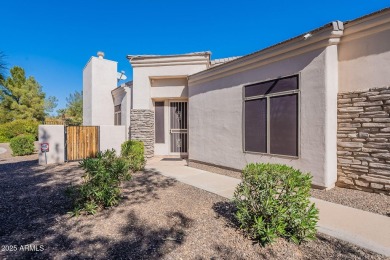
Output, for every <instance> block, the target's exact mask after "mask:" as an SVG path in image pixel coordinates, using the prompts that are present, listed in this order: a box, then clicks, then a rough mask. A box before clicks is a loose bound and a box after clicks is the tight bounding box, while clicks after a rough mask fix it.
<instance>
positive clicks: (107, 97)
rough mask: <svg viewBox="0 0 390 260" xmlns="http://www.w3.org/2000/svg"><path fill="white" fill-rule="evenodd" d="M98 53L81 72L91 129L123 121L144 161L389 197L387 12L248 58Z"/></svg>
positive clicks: (319, 31)
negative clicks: (304, 179)
mask: <svg viewBox="0 0 390 260" xmlns="http://www.w3.org/2000/svg"><path fill="white" fill-rule="evenodd" d="M127 59H128V61H129V62H130V65H131V67H132V69H133V80H132V81H129V82H127V83H125V84H121V85H120V86H117V82H118V81H117V79H118V73H117V62H115V61H111V60H107V59H105V58H104V54H103V53H99V54H98V57H92V58H91V59H90V60H89V61H88V63H87V65H86V66H85V68H84V71H83V91H84V112H83V113H84V114H83V117H84V122H83V124H84V125H125V126H126V129H127V130H126V131H127V136H128V138H129V139H130V138H131V139H138V140H142V141H144V143H145V148H146V156H147V157H148V158H150V157H153V156H186V157H188V159H189V162H196V163H205V164H212V165H215V166H219V167H227V168H230V169H238V170H239V169H242V168H243V167H244V166H245V165H246V164H248V163H251V162H269V163H281V164H287V165H290V166H293V167H296V168H298V169H301V170H302V171H304V172H310V173H311V174H312V175H313V184H314V185H315V186H318V187H321V188H332V187H334V186H335V185H340V186H347V187H351V188H357V189H361V190H367V191H375V192H381V193H386V194H389V192H390V142H389V140H390V117H389V112H390V88H389V86H390V9H389V8H387V9H384V10H381V11H378V12H376V13H373V14H370V15H367V16H364V17H361V18H358V19H355V20H353V21H348V22H341V21H335V22H332V23H329V24H326V25H324V26H322V27H320V28H317V29H315V30H313V31H310V32H308V33H305V34H302V35H299V36H297V37H295V38H292V39H289V40H286V41H284V42H281V43H279V44H276V45H273V46H270V47H268V48H265V49H263V50H259V51H257V52H255V53H251V54H249V55H246V56H242V57H231V58H226V59H218V60H212V59H211V53H210V52H207V51H206V52H194V53H188V54H178V55H128V56H127Z"/></svg>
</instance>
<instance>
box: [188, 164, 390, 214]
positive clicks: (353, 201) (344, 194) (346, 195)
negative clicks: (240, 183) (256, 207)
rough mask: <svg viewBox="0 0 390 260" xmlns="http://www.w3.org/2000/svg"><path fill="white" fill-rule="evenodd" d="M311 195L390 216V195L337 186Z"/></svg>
mask: <svg viewBox="0 0 390 260" xmlns="http://www.w3.org/2000/svg"><path fill="white" fill-rule="evenodd" d="M189 166H190V167H194V168H197V169H200V170H204V171H209V172H213V173H217V174H222V175H225V176H229V177H233V178H236V179H241V174H240V173H239V172H238V171H233V170H229V169H223V168H220V167H216V166H212V165H206V164H202V163H198V162H191V161H190V162H189ZM311 196H312V197H314V198H317V199H321V200H326V201H329V202H333V203H337V204H341V205H344V206H348V207H352V208H356V209H361V210H364V211H369V212H373V213H376V214H381V215H385V216H389V217H390V196H387V195H383V194H378V193H370V192H365V191H360V190H353V189H346V188H340V187H335V188H333V189H330V190H319V189H312V191H311Z"/></svg>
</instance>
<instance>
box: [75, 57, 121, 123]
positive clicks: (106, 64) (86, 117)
mask: <svg viewBox="0 0 390 260" xmlns="http://www.w3.org/2000/svg"><path fill="white" fill-rule="evenodd" d="M116 85H117V62H115V61H110V60H107V59H100V58H96V57H92V58H91V59H90V60H89V62H88V63H87V65H86V66H85V68H84V70H83V125H113V124H114V104H113V100H112V96H111V90H112V89H113V88H115V86H116Z"/></svg>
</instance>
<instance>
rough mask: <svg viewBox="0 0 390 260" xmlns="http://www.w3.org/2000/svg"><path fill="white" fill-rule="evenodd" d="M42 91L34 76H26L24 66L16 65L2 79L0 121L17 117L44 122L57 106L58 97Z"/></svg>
mask: <svg viewBox="0 0 390 260" xmlns="http://www.w3.org/2000/svg"><path fill="white" fill-rule="evenodd" d="M45 98H46V94H45V93H44V92H43V91H42V86H41V85H40V84H39V83H38V82H37V81H36V80H35V78H34V77H32V76H30V77H26V73H25V71H24V69H23V68H21V67H18V66H15V67H13V68H11V70H10V76H9V77H7V78H6V79H0V115H1V116H0V123H7V122H11V121H13V120H16V119H34V120H36V121H39V122H42V121H43V120H44V119H45V116H46V115H47V113H49V112H50V111H52V110H53V109H54V107H55V106H56V101H57V99H56V98H54V97H49V98H47V99H45Z"/></svg>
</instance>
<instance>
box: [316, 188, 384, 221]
mask: <svg viewBox="0 0 390 260" xmlns="http://www.w3.org/2000/svg"><path fill="white" fill-rule="evenodd" d="M311 195H312V196H313V197H314V198H317V199H322V200H326V201H330V202H333V203H337V204H342V205H345V206H348V207H352V208H356V209H361V210H365V211H370V212H373V213H377V214H381V215H385V216H388V217H390V196H387V195H384V194H377V193H370V192H365V191H360V190H352V189H346V188H340V187H334V188H333V189H331V190H318V189H312V190H311Z"/></svg>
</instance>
